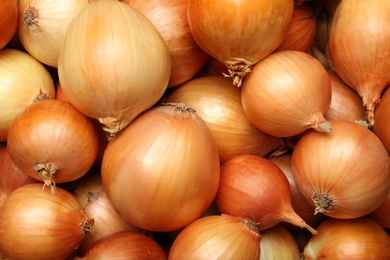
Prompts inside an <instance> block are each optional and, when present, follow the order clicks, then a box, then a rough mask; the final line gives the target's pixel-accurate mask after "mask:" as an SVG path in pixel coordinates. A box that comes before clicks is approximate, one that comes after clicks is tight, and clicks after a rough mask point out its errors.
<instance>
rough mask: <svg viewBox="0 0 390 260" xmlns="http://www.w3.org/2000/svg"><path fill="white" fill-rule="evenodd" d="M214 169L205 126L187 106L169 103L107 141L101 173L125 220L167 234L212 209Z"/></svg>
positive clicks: (216, 181)
mask: <svg viewBox="0 0 390 260" xmlns="http://www.w3.org/2000/svg"><path fill="white" fill-rule="evenodd" d="M219 170H220V162H219V157H218V150H217V147H216V145H215V143H214V140H213V137H212V135H211V133H210V130H209V129H208V127H207V125H206V123H205V122H204V121H203V120H202V119H201V118H200V117H199V116H198V115H197V114H196V113H195V112H194V110H193V109H192V108H190V107H189V106H186V105H184V104H168V105H164V106H156V107H153V108H151V109H149V110H147V111H145V112H144V113H142V114H141V115H140V116H138V117H137V118H136V119H135V120H134V121H133V122H132V123H131V124H129V125H128V127H126V128H125V129H124V130H123V132H120V133H119V134H118V135H117V136H116V137H114V138H113V139H112V141H111V142H110V143H109V144H108V146H107V148H106V150H105V153H104V155H103V162H102V172H101V174H102V181H103V186H104V191H105V192H106V195H107V197H108V198H109V200H110V201H111V203H112V204H113V205H114V207H115V208H116V209H117V211H118V212H119V214H120V215H121V216H122V217H123V218H124V219H125V220H126V221H128V222H129V223H131V224H133V225H134V226H136V227H138V228H141V229H145V230H149V231H159V232H167V231H174V230H177V229H179V228H182V227H184V226H186V225H188V224H189V223H191V222H192V221H194V220H195V219H197V218H199V217H200V216H201V215H202V213H203V212H204V211H205V210H206V209H207V208H208V207H209V206H210V205H211V203H212V201H213V200H214V197H215V194H216V193H217V189H218V184H219Z"/></svg>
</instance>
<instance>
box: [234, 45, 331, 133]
mask: <svg viewBox="0 0 390 260" xmlns="http://www.w3.org/2000/svg"><path fill="white" fill-rule="evenodd" d="M331 94H332V89H331V84H330V79H329V76H328V73H327V72H326V70H325V69H324V67H323V66H322V65H321V63H319V61H318V60H316V59H314V58H313V57H311V56H310V55H309V54H306V53H304V52H300V51H291V50H288V51H279V52H275V53H272V54H271V55H269V56H268V57H267V58H265V59H263V60H262V61H260V62H259V63H257V64H256V65H255V66H253V70H252V72H251V73H250V74H248V76H247V78H246V79H245V81H244V84H243V86H242V92H241V98H242V106H243V108H244V111H245V113H246V115H247V116H248V118H249V120H250V121H251V122H252V123H253V124H254V125H255V126H257V127H258V128H259V129H260V130H262V131H264V132H266V133H268V134H270V135H273V136H279V137H290V136H294V135H297V134H300V133H302V132H304V131H305V130H307V129H309V128H314V129H316V130H318V131H322V132H327V133H329V132H331V131H332V126H331V125H330V124H329V122H328V121H327V120H326V119H325V118H324V115H325V114H326V112H327V111H328V109H329V106H330V102H331Z"/></svg>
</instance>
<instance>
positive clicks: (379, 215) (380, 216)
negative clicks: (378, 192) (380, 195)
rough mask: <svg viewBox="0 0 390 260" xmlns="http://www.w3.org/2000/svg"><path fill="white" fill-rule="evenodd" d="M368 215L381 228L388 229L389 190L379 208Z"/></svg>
mask: <svg viewBox="0 0 390 260" xmlns="http://www.w3.org/2000/svg"><path fill="white" fill-rule="evenodd" d="M368 216H369V217H370V218H372V219H374V220H375V221H376V222H378V223H379V224H380V225H381V226H382V227H383V228H386V229H390V218H389V216H390V191H389V193H388V194H387V197H386V199H385V201H383V203H382V204H381V205H380V206H379V208H377V209H376V210H374V211H373V212H371V213H370V214H369V215H368Z"/></svg>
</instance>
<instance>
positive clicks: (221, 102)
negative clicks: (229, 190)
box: [164, 76, 282, 163]
mask: <svg viewBox="0 0 390 260" xmlns="http://www.w3.org/2000/svg"><path fill="white" fill-rule="evenodd" d="M164 100H165V102H175V103H185V104H187V105H189V106H191V107H193V108H194V109H195V110H196V113H197V114H198V115H199V116H200V117H201V118H202V119H203V120H204V121H205V122H206V124H207V126H208V127H209V129H210V130H211V134H212V135H213V137H214V140H215V142H216V144H217V146H218V153H219V158H220V162H221V163H223V162H225V161H227V160H229V159H231V158H233V157H234V156H237V155H240V154H255V155H259V156H265V155H266V154H268V153H270V152H271V151H273V150H275V149H276V148H278V147H280V146H281V145H282V140H281V139H280V138H278V137H275V136H271V135H268V134H266V133H264V132H262V131H261V130H259V129H258V128H257V127H256V126H254V125H253V124H252V123H251V122H250V121H249V119H248V118H247V116H246V115H245V112H244V109H243V108H242V105H241V91H240V89H238V88H237V87H235V86H233V85H232V84H231V80H230V79H228V78H226V77H223V76H208V77H199V78H194V79H192V80H190V81H188V82H186V83H184V84H183V85H181V86H179V87H177V88H176V89H175V90H174V91H172V92H170V93H168V94H167V96H166V98H165V99H164Z"/></svg>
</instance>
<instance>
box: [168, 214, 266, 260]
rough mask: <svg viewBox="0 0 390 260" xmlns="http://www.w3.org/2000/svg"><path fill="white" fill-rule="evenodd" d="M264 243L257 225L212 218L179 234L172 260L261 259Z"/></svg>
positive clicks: (240, 219) (238, 220) (218, 216)
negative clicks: (262, 244)
mask: <svg viewBox="0 0 390 260" xmlns="http://www.w3.org/2000/svg"><path fill="white" fill-rule="evenodd" d="M260 242H261V238H260V235H259V231H258V230H257V228H256V225H255V224H254V222H252V221H250V220H248V219H245V218H240V217H233V216H229V215H226V214H222V215H211V216H207V217H203V218H199V219H197V220H195V221H194V222H192V223H190V224H189V225H188V226H186V227H185V228H184V229H183V230H182V231H181V232H180V233H179V235H178V236H177V238H176V239H175V241H174V242H173V244H172V247H171V250H170V252H169V255H168V259H169V260H175V259H188V260H191V259H194V260H195V259H259V258H260V246H259V244H260Z"/></svg>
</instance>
